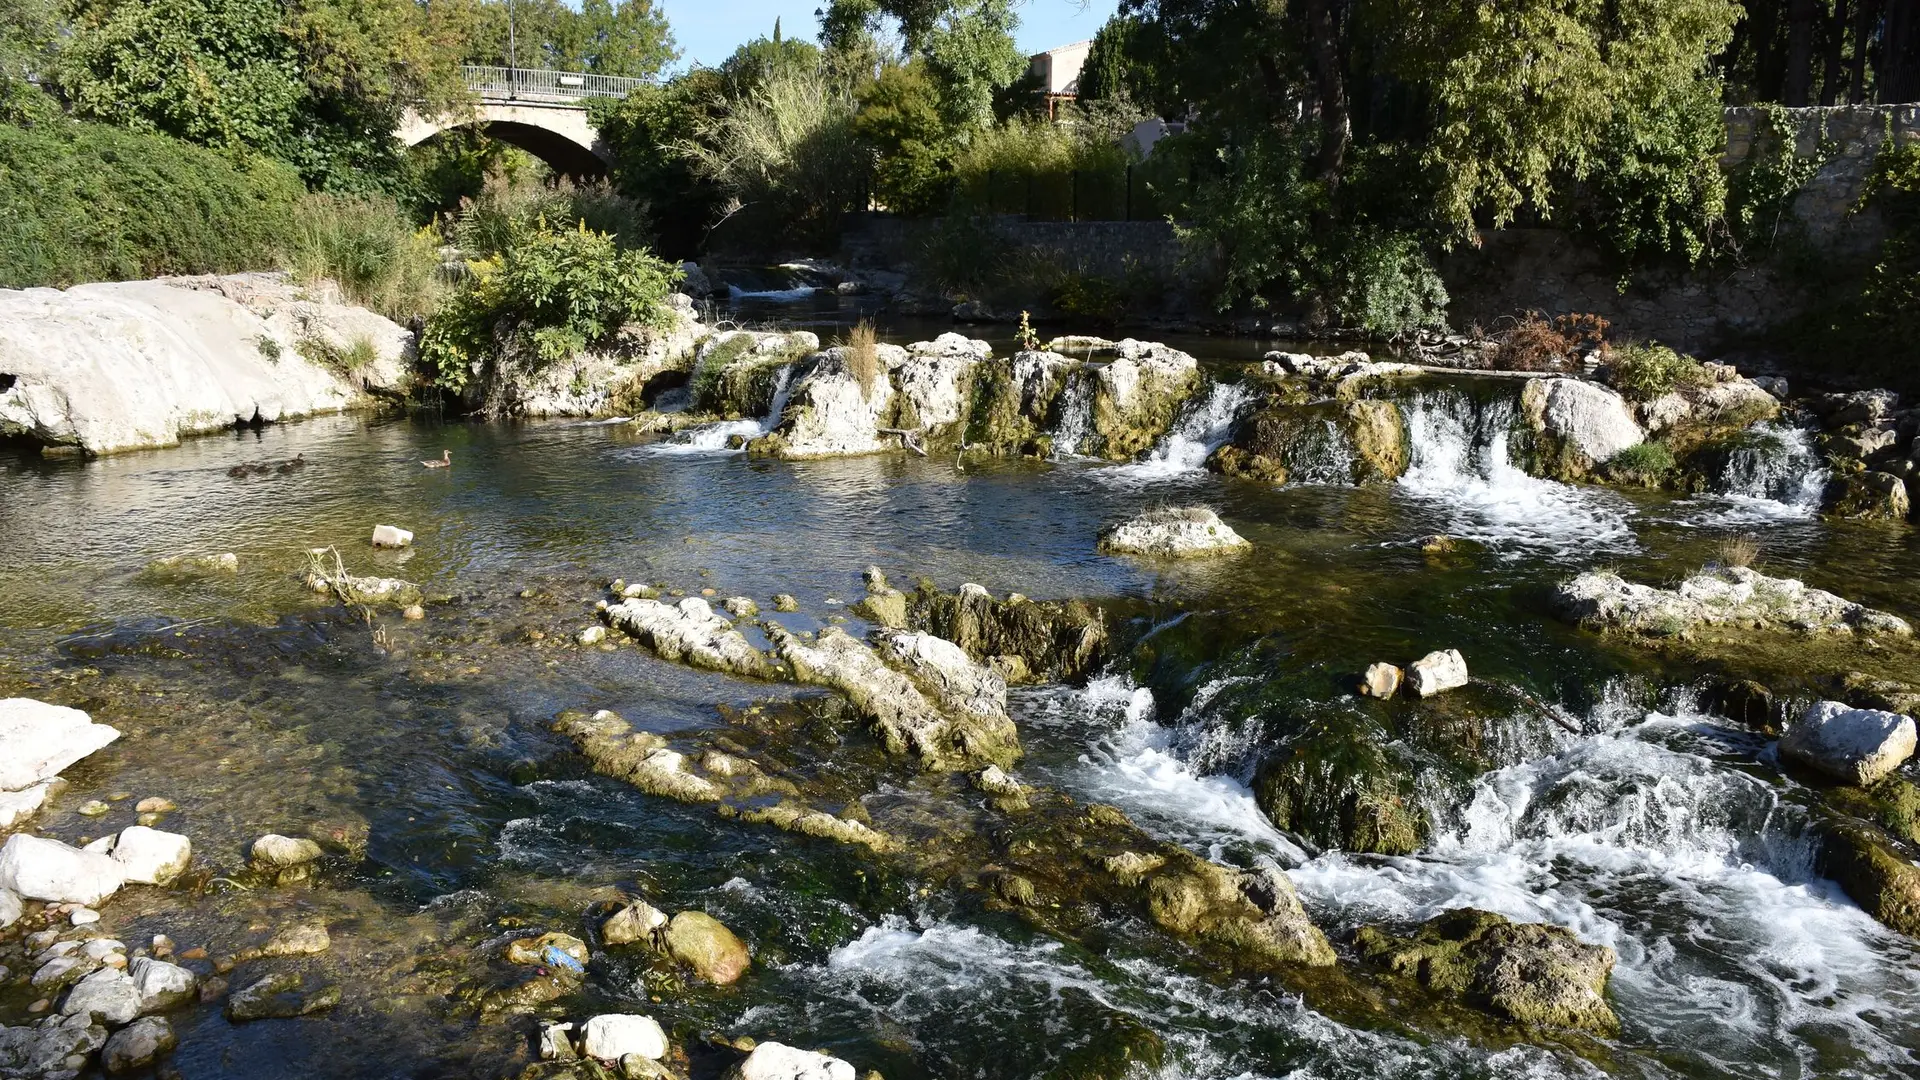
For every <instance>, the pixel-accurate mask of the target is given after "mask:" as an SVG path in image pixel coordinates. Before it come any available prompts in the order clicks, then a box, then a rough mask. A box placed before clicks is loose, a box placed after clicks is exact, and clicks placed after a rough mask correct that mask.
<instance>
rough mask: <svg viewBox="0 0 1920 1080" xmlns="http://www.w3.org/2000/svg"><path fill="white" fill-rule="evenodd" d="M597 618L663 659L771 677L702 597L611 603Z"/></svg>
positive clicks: (763, 661) (764, 660) (764, 662)
mask: <svg viewBox="0 0 1920 1080" xmlns="http://www.w3.org/2000/svg"><path fill="white" fill-rule="evenodd" d="M602 614H603V617H604V618H605V619H606V620H607V622H608V623H610V624H612V625H613V626H614V627H615V628H616V629H619V630H621V631H624V632H625V633H627V634H628V635H630V636H632V637H633V638H635V639H637V640H638V641H639V642H640V643H641V644H643V645H646V646H648V647H649V648H651V649H652V650H653V651H654V652H656V653H658V654H659V655H660V658H661V659H663V660H675V661H682V662H685V663H688V664H692V665H693V666H695V667H703V668H709V669H711V670H714V671H724V672H728V673H731V674H735V675H750V676H756V677H761V678H765V677H767V676H768V675H769V674H770V672H769V671H768V667H767V658H766V656H765V655H763V654H762V653H761V652H760V650H758V649H756V648H754V647H753V645H752V643H751V642H749V641H747V638H746V635H744V634H742V633H740V631H738V630H735V629H734V628H733V624H732V623H731V622H728V621H727V620H726V619H724V618H722V617H721V616H719V615H717V614H715V613H714V610H713V607H712V605H710V604H708V603H707V601H706V600H705V599H703V598H701V597H698V596H689V597H687V598H686V599H684V600H681V601H680V602H679V603H677V604H667V603H662V602H661V601H659V600H649V599H646V598H644V597H641V598H636V599H632V600H625V601H622V602H621V603H618V604H613V605H611V606H609V607H608V608H607V610H606V611H605V612H603V613H602Z"/></svg>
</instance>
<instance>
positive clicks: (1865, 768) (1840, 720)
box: [1780, 701, 1915, 787]
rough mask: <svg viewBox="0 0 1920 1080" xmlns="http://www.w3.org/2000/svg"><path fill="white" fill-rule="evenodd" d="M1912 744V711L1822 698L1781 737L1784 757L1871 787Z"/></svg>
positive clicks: (1909, 751) (1895, 765) (1910, 753)
mask: <svg viewBox="0 0 1920 1080" xmlns="http://www.w3.org/2000/svg"><path fill="white" fill-rule="evenodd" d="M1914 744H1915V731H1914V724H1913V718H1912V717H1910V716H1902V715H1900V714H1899V713H1890V712H1881V711H1879V710H1877V709H1850V708H1848V707H1847V706H1845V705H1843V704H1841V703H1840V702H1838V701H1822V702H1818V703H1816V704H1815V705H1813V706H1812V707H1811V708H1809V709H1808V710H1807V711H1806V712H1805V713H1804V714H1802V715H1801V717H1800V722H1799V723H1797V724H1795V725H1793V727H1792V729H1791V730H1789V731H1788V732H1787V736H1786V738H1784V739H1781V740H1780V756H1781V757H1782V758H1786V759H1788V760H1790V761H1797V762H1799V763H1800V764H1802V765H1806V766H1808V767H1810V768H1813V769H1817V770H1819V771H1820V772H1823V773H1826V774H1827V775H1829V776H1832V777H1834V778H1836V779H1838V780H1842V781H1844V782H1846V783H1849V784H1854V785H1856V786H1859V787H1868V786H1870V785H1872V784H1873V783H1875V782H1876V781H1878V780H1879V779H1880V778H1882V777H1884V776H1886V775H1887V774H1888V773H1891V772H1892V771H1893V770H1894V769H1897V768H1899V767H1900V764H1901V763H1902V762H1904V761H1906V760H1907V759H1908V758H1910V757H1912V756H1913V751H1914Z"/></svg>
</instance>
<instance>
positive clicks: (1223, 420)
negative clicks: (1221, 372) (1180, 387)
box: [1094, 383, 1252, 482]
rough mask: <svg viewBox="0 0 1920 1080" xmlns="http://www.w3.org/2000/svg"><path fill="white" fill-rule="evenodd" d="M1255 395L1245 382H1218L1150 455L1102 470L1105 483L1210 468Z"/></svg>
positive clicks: (1188, 473)
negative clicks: (1209, 462)
mask: <svg viewBox="0 0 1920 1080" xmlns="http://www.w3.org/2000/svg"><path fill="white" fill-rule="evenodd" d="M1250 400H1252V395H1251V394H1250V393H1249V392H1248V390H1247V388H1246V386H1245V385H1243V384H1241V383H1214V384H1213V386H1212V388H1211V389H1209V390H1208V391H1207V394H1206V396H1205V397H1201V398H1191V399H1189V400H1188V401H1187V404H1186V406H1185V408H1183V409H1182V410H1181V413H1180V418H1179V419H1178V420H1177V421H1175V423H1174V426H1173V427H1172V429H1171V430H1169V431H1168V432H1167V433H1166V434H1165V435H1164V436H1162V437H1161V439H1160V441H1159V442H1158V443H1157V444H1155V446H1154V448H1153V449H1152V450H1151V451H1149V452H1148V453H1147V456H1145V457H1143V458H1141V459H1140V460H1139V461H1136V462H1133V463H1132V464H1129V465H1120V466H1116V467H1114V468H1111V469H1102V470H1100V471H1099V472H1097V473H1095V474H1094V475H1095V476H1098V477H1099V478H1100V479H1102V480H1110V481H1122V482H1125V481H1154V480H1170V479H1174V478H1177V477H1182V476H1192V475H1194V474H1195V473H1198V472H1201V471H1202V470H1204V469H1205V468H1206V464H1207V456H1208V455H1209V454H1211V453H1213V451H1214V450H1216V449H1217V448H1219V446H1220V445H1221V444H1222V443H1224V442H1226V441H1227V438H1228V437H1229V436H1231V435H1232V434H1233V425H1234V422H1235V421H1236V420H1238V419H1239V416H1240V412H1241V410H1243V409H1244V408H1246V405H1247V402H1248V401H1250Z"/></svg>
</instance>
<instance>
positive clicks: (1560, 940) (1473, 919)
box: [1355, 908, 1619, 1034]
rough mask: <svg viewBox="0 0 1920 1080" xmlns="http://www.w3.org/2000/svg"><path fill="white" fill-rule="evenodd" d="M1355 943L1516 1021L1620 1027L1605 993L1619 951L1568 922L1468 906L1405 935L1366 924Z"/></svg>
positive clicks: (1435, 987) (1445, 991)
mask: <svg viewBox="0 0 1920 1080" xmlns="http://www.w3.org/2000/svg"><path fill="white" fill-rule="evenodd" d="M1355 945H1356V946H1357V947H1358V948H1359V950H1360V952H1361V954H1362V955H1363V956H1365V957H1367V958H1368V959H1370V960H1373V961H1374V962H1376V963H1380V964H1382V965H1384V966H1386V967H1387V968H1389V969H1391V970H1393V971H1395V972H1397V973H1399V974H1402V975H1406V976H1408V977H1410V978H1414V979H1416V980H1418V981H1419V982H1420V984H1421V985H1423V986H1425V987H1426V988H1428V989H1429V990H1432V991H1434V992H1435V993H1437V994H1441V995H1445V996H1447V997H1454V998H1458V999H1460V1000H1462V1001H1464V1002H1466V1003H1467V1004H1469V1005H1472V1006H1474V1007H1475V1008H1480V1009H1485V1010H1487V1011H1489V1012H1492V1013H1494V1014H1495V1015H1497V1016H1501V1017H1504V1018H1506V1019H1509V1020H1513V1021H1515V1022H1518V1023H1522V1024H1533V1025H1539V1026H1542V1027H1553V1028H1572V1029H1578V1030H1585V1031H1593V1032H1599V1033H1603V1034H1604V1033H1607V1032H1611V1031H1613V1030H1615V1029H1616V1028H1618V1027H1619V1020H1618V1018H1617V1017H1615V1016H1614V1013H1613V1009H1612V1007H1611V1006H1609V1005H1608V1004H1607V999H1606V985H1607V977H1608V975H1609V974H1610V973H1611V972H1612V971H1613V965H1614V962H1615V957H1614V952H1613V950H1612V949H1609V948H1606V947H1605V946H1598V945H1587V944H1585V943H1583V942H1581V941H1580V940H1579V939H1578V938H1576V937H1575V936H1574V935H1573V933H1572V932H1571V931H1569V930H1566V929H1565V928H1563V927H1558V926H1546V925H1541V924H1532V923H1515V922H1512V921H1510V920H1508V919H1506V918H1505V917H1503V916H1500V915H1496V914H1494V913H1493V912H1489V911H1478V910H1475V909H1472V908H1462V909H1459V910H1456V911H1450V912H1447V913H1446V914H1444V915H1440V916H1437V917H1435V918H1434V919H1432V920H1430V921H1428V922H1426V923H1424V924H1422V925H1421V926H1419V927H1418V928H1416V929H1415V930H1414V931H1413V933H1411V934H1410V935H1408V936H1405V937H1397V936H1395V935H1392V934H1389V933H1386V932H1384V931H1381V930H1378V929H1375V928H1373V927H1366V928H1363V929H1362V930H1361V931H1360V932H1359V934H1358V935H1357V937H1356V939H1355Z"/></svg>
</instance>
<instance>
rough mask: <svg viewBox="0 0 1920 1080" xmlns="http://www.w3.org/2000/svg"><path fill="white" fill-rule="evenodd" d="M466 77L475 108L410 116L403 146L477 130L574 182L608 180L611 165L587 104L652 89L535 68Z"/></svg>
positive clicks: (475, 71) (403, 126)
mask: <svg viewBox="0 0 1920 1080" xmlns="http://www.w3.org/2000/svg"><path fill="white" fill-rule="evenodd" d="M465 73H466V78H467V89H468V90H471V91H472V92H473V95H474V98H475V105H474V107H473V109H472V110H471V111H470V112H467V113H452V114H449V115H446V116H438V117H433V116H422V115H420V114H419V113H416V112H412V111H409V112H408V113H407V114H406V115H405V116H404V117H402V118H401V121H400V130H399V131H398V132H397V133H396V134H397V135H398V136H399V139H400V141H401V142H402V143H404V144H406V145H407V146H418V145H419V144H420V143H423V142H425V141H427V140H428V139H431V138H433V137H434V136H435V135H438V134H440V133H441V132H443V131H449V130H452V129H453V128H460V127H476V128H479V129H480V130H482V131H484V132H486V133H487V135H488V136H490V137H492V138H495V139H499V140H500V141H501V142H504V143H507V144H509V145H511V146H517V147H519V148H520V149H522V150H525V151H526V152H527V153H529V154H532V155H533V156H534V157H537V158H539V159H540V160H541V161H544V162H546V163H547V165H548V167H550V168H551V169H553V171H554V172H556V173H558V174H560V175H562V176H572V177H594V176H601V175H604V174H605V173H606V171H607V164H608V162H609V161H610V160H611V157H610V152H609V151H608V149H607V147H606V145H605V144H604V143H602V142H601V140H600V133H599V131H598V130H596V129H595V128H594V126H593V121H592V120H591V119H589V118H588V116H587V100H588V99H589V98H597V97H610V98H622V97H626V96H627V94H628V93H630V92H631V91H633V90H634V89H636V88H638V87H641V86H648V85H651V84H650V83H649V81H648V80H646V79H623V78H617V77H615V76H612V75H588V74H584V73H575V72H567V71H541V70H537V69H533V68H504V67H481V66H477V65H469V66H468V67H467V68H466V69H465Z"/></svg>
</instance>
